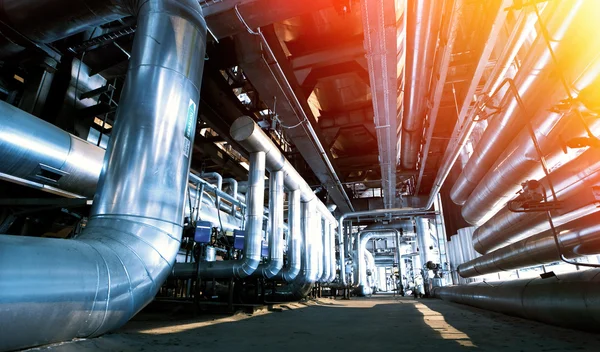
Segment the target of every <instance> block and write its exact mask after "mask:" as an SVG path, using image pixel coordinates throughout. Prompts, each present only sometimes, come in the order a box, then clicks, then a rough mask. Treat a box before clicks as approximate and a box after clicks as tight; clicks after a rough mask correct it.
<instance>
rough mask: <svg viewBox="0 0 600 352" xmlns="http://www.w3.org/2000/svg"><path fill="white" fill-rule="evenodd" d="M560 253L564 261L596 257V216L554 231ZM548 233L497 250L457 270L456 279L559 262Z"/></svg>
mask: <svg viewBox="0 0 600 352" xmlns="http://www.w3.org/2000/svg"><path fill="white" fill-rule="evenodd" d="M556 231H557V238H558V242H559V244H560V252H561V253H562V254H563V255H564V256H565V257H566V258H568V259H573V258H578V257H582V256H586V255H594V254H599V253H600V213H598V212H595V213H592V214H590V215H587V216H585V217H583V218H581V219H577V220H575V221H571V222H569V223H567V224H564V225H562V226H559V227H557V228H556ZM560 260H561V257H560V256H559V255H558V250H557V246H556V243H555V239H554V233H553V232H552V230H547V231H544V232H542V233H539V234H537V235H534V236H531V237H528V238H525V239H523V240H521V241H518V242H515V243H513V244H510V245H508V246H506V247H503V248H500V249H498V250H496V251H494V252H491V253H488V254H486V255H483V256H481V257H478V258H476V259H474V260H471V261H469V262H466V263H463V264H461V265H459V267H458V273H459V275H460V276H462V277H465V278H469V277H474V276H479V275H485V274H492V273H496V272H499V271H508V270H515V269H520V268H525V267H529V266H535V265H542V264H548V263H552V262H556V261H560Z"/></svg>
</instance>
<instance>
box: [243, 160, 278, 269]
mask: <svg viewBox="0 0 600 352" xmlns="http://www.w3.org/2000/svg"><path fill="white" fill-rule="evenodd" d="M283 177H284V173H283V171H275V172H272V173H271V174H270V177H269V220H270V224H269V225H270V229H269V241H268V242H269V259H268V260H267V262H266V263H264V264H260V265H259V266H258V270H256V271H255V272H254V274H255V275H257V274H258V275H260V276H262V277H264V278H265V279H272V278H274V277H275V276H276V275H277V274H279V271H281V268H283V245H284V243H283V200H284V199H283V195H284V192H285V191H284V189H283ZM244 256H245V255H244Z"/></svg>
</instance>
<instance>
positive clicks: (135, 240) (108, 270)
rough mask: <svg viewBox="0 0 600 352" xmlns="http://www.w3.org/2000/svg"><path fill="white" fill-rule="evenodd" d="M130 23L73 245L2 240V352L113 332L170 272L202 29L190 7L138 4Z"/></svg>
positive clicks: (160, 1)
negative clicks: (124, 70)
mask: <svg viewBox="0 0 600 352" xmlns="http://www.w3.org/2000/svg"><path fill="white" fill-rule="evenodd" d="M135 13H136V14H137V16H138V26H137V28H138V33H137V34H136V36H135V39H134V44H133V51H132V56H131V60H130V63H129V71H128V74H127V78H126V83H125V86H124V89H123V93H122V96H121V99H120V102H121V103H120V104H119V109H118V111H117V118H116V123H115V125H114V127H113V129H114V130H113V133H112V137H111V139H110V142H109V146H108V149H107V153H106V157H105V161H104V165H103V170H102V173H101V176H100V180H99V183H98V192H97V193H96V196H95V197H94V205H93V207H92V212H91V216H90V221H89V222H88V225H87V226H86V228H85V230H84V231H83V233H82V234H81V235H80V236H79V237H78V238H77V239H76V240H58V239H49V238H21V237H13V236H0V302H2V303H1V304H0V310H1V311H2V314H0V325H2V326H3V330H2V332H0V334H1V336H0V350H3V351H5V350H13V349H20V348H25V347H29V346H35V345H41V344H48V343H52V342H57V341H63V340H70V339H73V338H77V337H92V336H98V335H101V334H103V333H106V332H108V331H110V330H113V329H115V328H118V327H120V326H122V325H123V324H125V323H126V322H127V321H128V320H129V319H130V318H131V317H132V316H133V315H135V314H136V313H137V312H139V311H140V310H141V309H142V308H143V307H144V306H145V305H146V304H148V303H149V302H150V301H151V300H152V299H153V298H154V296H155V294H156V292H157V291H158V289H159V288H160V286H161V284H162V283H163V281H164V280H165V279H166V278H167V276H168V275H169V273H170V271H171V266H172V265H173V262H174V260H175V256H176V254H177V251H178V250H179V246H180V236H181V232H182V225H181V224H182V222H183V213H184V199H185V191H186V187H187V177H188V176H187V175H188V173H189V167H190V156H191V154H190V152H191V151H190V147H191V143H193V138H194V134H195V131H194V130H195V125H196V123H195V122H196V107H197V104H198V101H199V97H200V92H199V89H200V84H201V78H202V70H203V65H204V55H205V53H204V51H205V50H204V49H205V42H206V25H205V23H204V19H203V17H202V12H201V8H200V6H199V5H198V3H197V2H196V1H192V0H189V1H173V0H151V1H144V2H141V3H140V7H139V8H136V11H135ZM159 43H160V44H159ZM165 101H168V102H169V104H165V103H164V102H165ZM140 126H144V128H143V129H140ZM147 146H151V147H147ZM141 148H143V150H142V149H141ZM165 150H171V151H173V153H165V152H164V151H165Z"/></svg>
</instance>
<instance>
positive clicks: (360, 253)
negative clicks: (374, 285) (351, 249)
mask: <svg viewBox="0 0 600 352" xmlns="http://www.w3.org/2000/svg"><path fill="white" fill-rule="evenodd" d="M374 237H393V238H394V239H398V238H399V237H400V232H399V231H398V230H395V229H385V230H368V231H361V232H359V233H358V234H357V235H356V252H355V258H356V263H355V266H356V271H357V272H356V273H355V277H354V278H355V282H354V284H355V286H357V287H361V286H364V285H365V284H366V283H367V271H366V268H365V267H364V265H363V263H364V258H365V250H366V247H367V243H368V242H369V240H370V239H372V238H374Z"/></svg>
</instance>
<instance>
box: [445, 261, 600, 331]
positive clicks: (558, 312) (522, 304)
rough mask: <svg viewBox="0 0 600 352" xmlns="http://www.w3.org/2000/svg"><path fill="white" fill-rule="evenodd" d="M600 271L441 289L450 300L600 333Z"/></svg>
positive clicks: (446, 298) (447, 299)
mask: <svg viewBox="0 0 600 352" xmlns="http://www.w3.org/2000/svg"><path fill="white" fill-rule="evenodd" d="M599 284H600V270H596V269H594V270H585V271H577V272H573V273H569V274H563V275H557V276H554V277H549V278H546V279H542V278H540V277H536V278H534V279H526V280H514V281H501V282H479V283H476V284H470V285H460V286H448V287H437V288H434V289H433V294H434V296H435V297H437V298H441V299H443V300H446V301H450V302H456V303H460V304H466V305H470V306H473V307H477V308H481V309H486V310H491V311H495V312H499V313H504V314H508V315H513V316H517V317H521V318H525V319H531V320H537V321H540V322H542V323H546V324H552V325H558V326H563V327H567V328H573V329H579V330H588V331H594V332H598V331H600V325H598V321H600V310H598V308H597V307H598V304H597V302H598V300H599V299H600V297H599V294H600V292H599V290H598V287H600V286H599Z"/></svg>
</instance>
